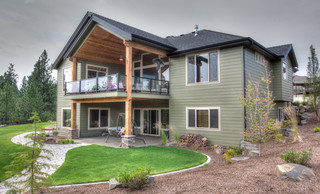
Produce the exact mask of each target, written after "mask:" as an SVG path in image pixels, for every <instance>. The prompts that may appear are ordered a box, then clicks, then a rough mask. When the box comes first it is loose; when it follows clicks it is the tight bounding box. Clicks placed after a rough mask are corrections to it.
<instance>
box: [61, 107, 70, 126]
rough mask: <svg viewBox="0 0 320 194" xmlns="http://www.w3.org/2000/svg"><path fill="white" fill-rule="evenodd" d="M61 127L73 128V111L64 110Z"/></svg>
mask: <svg viewBox="0 0 320 194" xmlns="http://www.w3.org/2000/svg"><path fill="white" fill-rule="evenodd" d="M61 126H62V127H68V128H69V127H71V109H70V108H62V117H61Z"/></svg>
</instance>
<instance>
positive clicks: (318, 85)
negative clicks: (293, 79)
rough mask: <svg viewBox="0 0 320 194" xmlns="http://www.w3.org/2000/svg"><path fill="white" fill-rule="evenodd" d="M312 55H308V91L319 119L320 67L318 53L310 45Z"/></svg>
mask: <svg viewBox="0 0 320 194" xmlns="http://www.w3.org/2000/svg"><path fill="white" fill-rule="evenodd" d="M310 55H311V56H310V57H308V59H309V62H308V67H307V71H308V77H307V82H308V83H307V91H308V92H309V94H310V100H312V104H313V108H314V110H315V112H316V115H317V120H319V113H318V109H319V96H320V69H319V61H318V57H317V54H316V50H315V48H314V47H313V45H311V46H310Z"/></svg>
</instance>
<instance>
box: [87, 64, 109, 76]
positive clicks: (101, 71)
mask: <svg viewBox="0 0 320 194" xmlns="http://www.w3.org/2000/svg"><path fill="white" fill-rule="evenodd" d="M107 74H108V68H106V67H101V66H95V65H88V66H87V78H88V79H89V78H95V77H102V76H106V75H107Z"/></svg>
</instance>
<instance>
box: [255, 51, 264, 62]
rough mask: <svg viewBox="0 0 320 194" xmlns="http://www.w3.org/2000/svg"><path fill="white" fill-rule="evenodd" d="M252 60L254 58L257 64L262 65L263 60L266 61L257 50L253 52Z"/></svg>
mask: <svg viewBox="0 0 320 194" xmlns="http://www.w3.org/2000/svg"><path fill="white" fill-rule="evenodd" d="M256 56H260V57H261V59H262V60H261V61H259V60H257V58H256ZM254 60H255V61H256V62H257V63H259V64H261V65H264V62H265V61H266V58H265V57H264V56H263V55H262V54H260V53H258V52H255V53H254Z"/></svg>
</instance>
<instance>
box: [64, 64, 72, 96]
mask: <svg viewBox="0 0 320 194" xmlns="http://www.w3.org/2000/svg"><path fill="white" fill-rule="evenodd" d="M62 79H63V87H62V88H63V91H65V89H66V82H71V81H72V69H71V68H65V69H63V78H62Z"/></svg>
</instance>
